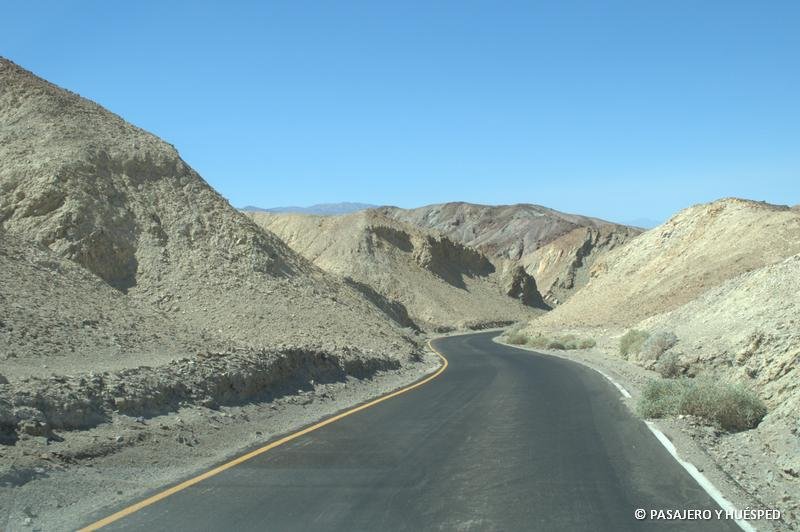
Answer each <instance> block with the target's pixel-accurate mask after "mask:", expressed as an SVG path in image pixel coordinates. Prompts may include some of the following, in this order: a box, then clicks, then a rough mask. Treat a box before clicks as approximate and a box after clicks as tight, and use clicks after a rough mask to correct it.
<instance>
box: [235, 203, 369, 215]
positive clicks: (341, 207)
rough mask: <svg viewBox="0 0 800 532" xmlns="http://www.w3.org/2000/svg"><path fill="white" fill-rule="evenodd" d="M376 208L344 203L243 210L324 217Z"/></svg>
mask: <svg viewBox="0 0 800 532" xmlns="http://www.w3.org/2000/svg"><path fill="white" fill-rule="evenodd" d="M374 207H377V205H370V204H368V203H353V202H349V201H343V202H342V203H319V204H317V205H311V206H310V207H272V208H270V209H262V208H261V207H254V206H252V205H248V206H246V207H242V209H241V210H243V211H245V212H278V213H284V212H295V213H301V214H318V215H322V216H335V215H337V214H350V213H353V212H358V211H363V210H366V209H372V208H374Z"/></svg>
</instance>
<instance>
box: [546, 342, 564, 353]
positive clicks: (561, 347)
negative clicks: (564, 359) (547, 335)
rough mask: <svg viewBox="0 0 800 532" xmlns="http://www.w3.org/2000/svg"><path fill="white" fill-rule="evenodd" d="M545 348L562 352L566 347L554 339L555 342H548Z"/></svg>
mask: <svg viewBox="0 0 800 532" xmlns="http://www.w3.org/2000/svg"><path fill="white" fill-rule="evenodd" d="M547 348H548V349H557V350H559V351H563V350H564V349H566V348H567V346H566V345H565V344H564V342H562V341H561V340H557V339H555V340H550V342H548V344H547Z"/></svg>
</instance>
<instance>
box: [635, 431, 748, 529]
mask: <svg viewBox="0 0 800 532" xmlns="http://www.w3.org/2000/svg"><path fill="white" fill-rule="evenodd" d="M645 424H646V425H647V428H649V429H650V432H652V433H653V434H655V436H656V438H658V441H660V442H661V445H663V446H664V447H665V448H666V449H667V451H669V454H671V455H672V457H673V458H675V460H676V461H677V462H678V463H679V464H680V465H682V466H683V468H684V469H685V470H686V471H688V473H689V474H690V475H692V478H693V479H695V480H696V481H697V483H698V484H700V487H701V488H703V489H704V490H706V493H708V494H709V495H711V498H712V499H714V501H715V502H716V503H717V504H719V505H720V507H721V508H722V509H723V510H726V511H728V512H731V513H734V514H735V513H736V512H738V510H737V509H736V506H734V504H733V503H732V502H731V501H729V500H728V499H726V498H725V496H724V495H723V494H722V493H721V492H720V491H719V490H718V489H717V487H716V486H714V484H712V483H711V481H710V480H708V478H707V477H706V476H705V475H704V474H703V473H701V472H700V470H699V469H697V467H695V465H694V464H693V463H691V462H687V461H686V460H683V459H682V458H681V457H680V456H679V455H678V450H677V449H676V448H675V445H673V444H672V442H671V441H669V438H667V436H666V434H664V433H663V432H661V430H659V428H658V427H656V426H655V424H654V423H653V422H652V421H645ZM735 521H736V524H737V525H739V528H741V529H742V530H744V531H745V532H756V529H755V527H753V525H751V524H750V523H748V522H747V521H745V520H744V519H735Z"/></svg>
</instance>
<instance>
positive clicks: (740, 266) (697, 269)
mask: <svg viewBox="0 0 800 532" xmlns="http://www.w3.org/2000/svg"><path fill="white" fill-rule="evenodd" d="M797 253H800V212H798V211H797V210H794V209H790V208H789V207H785V206H778V205H770V204H767V203H760V202H755V201H748V200H740V199H732V198H731V199H723V200H719V201H716V202H713V203H709V204H703V205H696V206H694V207H691V208H688V209H686V210H684V211H681V212H680V213H678V214H677V215H675V216H674V217H673V218H671V219H670V220H669V221H667V222H666V223H665V224H663V225H661V226H659V227H656V228H655V229H652V230H650V231H648V232H646V233H643V234H642V235H640V236H638V237H637V238H635V239H633V240H632V241H630V242H629V243H628V244H626V245H624V246H622V247H619V248H617V249H615V250H613V251H611V252H609V253H608V254H607V255H605V257H603V258H602V260H600V261H598V262H597V263H595V265H594V266H593V268H592V271H591V273H590V276H591V280H590V281H589V283H588V284H587V285H586V286H585V287H584V288H583V289H581V290H580V291H578V292H577V293H576V294H575V295H573V296H572V298H570V300H569V301H567V302H566V303H565V304H564V305H562V306H560V307H559V308H558V309H556V310H554V311H553V312H551V313H550V314H549V315H547V316H544V317H543V318H542V319H541V320H539V321H540V323H541V324H542V325H547V324H552V325H559V324H560V325H569V326H606V325H609V326H621V327H625V326H631V325H633V324H635V323H637V322H638V321H640V320H642V319H644V318H647V317H649V316H653V315H656V314H660V313H663V312H667V311H670V310H673V309H676V308H677V307H679V306H681V305H683V304H685V303H688V302H689V301H691V300H693V299H695V298H697V297H698V296H700V295H701V294H703V293H704V292H706V291H707V290H709V289H711V288H713V287H715V286H717V285H719V284H721V283H723V282H724V281H727V280H728V279H731V278H733V277H736V276H737V275H740V274H743V273H745V272H749V271H752V270H756V269H758V268H763V267H765V266H768V265H771V264H775V263H777V262H779V261H782V260H784V259H786V258H787V257H790V256H792V255H795V254H797ZM758 303H759V304H760V303H761V302H758Z"/></svg>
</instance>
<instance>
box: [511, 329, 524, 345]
mask: <svg viewBox="0 0 800 532" xmlns="http://www.w3.org/2000/svg"><path fill="white" fill-rule="evenodd" d="M506 341H507V342H508V343H509V344H513V345H525V344H526V343H528V336H527V335H526V334H525V333H523V332H520V331H517V332H509V333H507V334H506Z"/></svg>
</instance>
